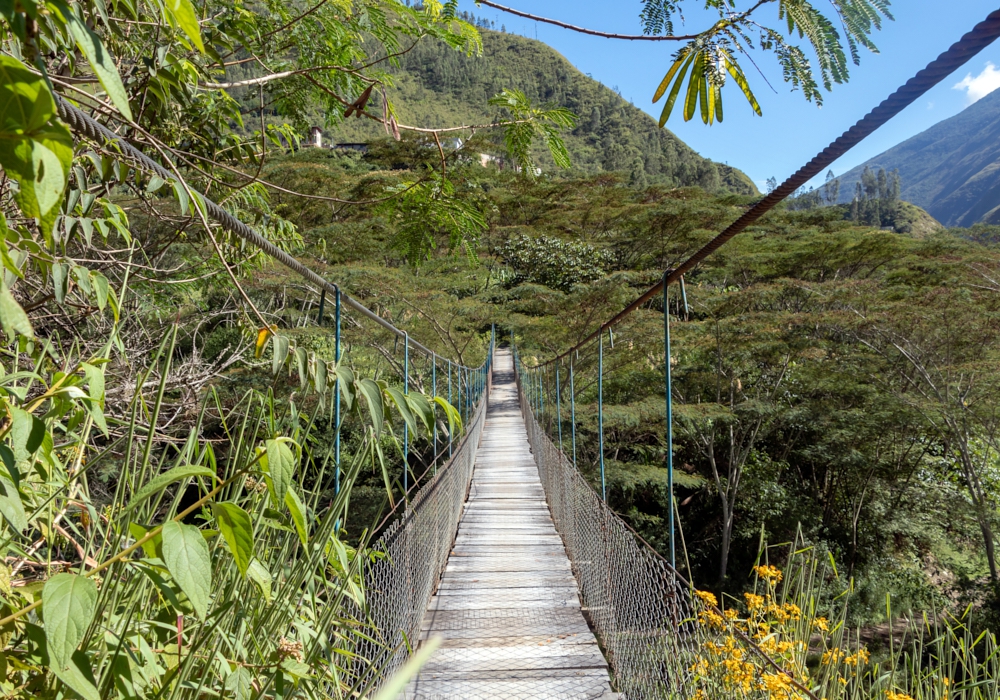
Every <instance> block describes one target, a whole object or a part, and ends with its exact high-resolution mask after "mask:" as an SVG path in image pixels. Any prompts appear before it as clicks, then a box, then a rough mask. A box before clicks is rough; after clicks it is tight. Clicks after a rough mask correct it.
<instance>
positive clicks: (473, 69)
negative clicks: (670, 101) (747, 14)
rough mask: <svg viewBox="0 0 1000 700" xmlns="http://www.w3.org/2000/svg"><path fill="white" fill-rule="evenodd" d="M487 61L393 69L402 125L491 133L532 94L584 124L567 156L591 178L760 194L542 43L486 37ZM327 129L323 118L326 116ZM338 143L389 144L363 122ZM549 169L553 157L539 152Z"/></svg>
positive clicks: (411, 56)
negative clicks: (503, 99) (601, 175)
mask: <svg viewBox="0 0 1000 700" xmlns="http://www.w3.org/2000/svg"><path fill="white" fill-rule="evenodd" d="M481 31H482V35H483V55H482V56H481V57H469V56H466V55H464V54H462V53H461V52H458V51H454V50H452V49H450V48H448V47H447V46H444V45H443V44H441V43H440V42H431V41H425V42H421V43H418V44H417V45H416V46H415V47H414V48H413V49H412V50H411V51H409V52H408V53H406V54H404V55H403V56H402V57H401V59H400V61H401V64H400V67H399V68H398V69H394V70H393V73H394V77H395V81H396V87H395V88H394V89H393V90H391V91H390V99H391V100H392V101H393V103H394V104H395V106H396V108H397V109H398V117H399V121H400V122H402V123H407V124H420V125H421V126H427V127H446V126H453V125H455V124H475V123H489V122H491V121H492V120H493V118H494V117H495V111H491V108H490V107H489V105H488V104H487V100H489V98H491V97H493V96H494V95H496V94H497V93H499V92H500V91H502V90H503V89H505V88H511V89H516V90H521V91H523V92H524V93H525V94H526V95H527V96H528V98H529V99H530V100H532V102H534V103H546V102H548V103H551V104H553V105H557V106H562V107H567V108H568V109H570V110H572V111H573V112H574V113H575V114H576V115H577V116H578V117H579V119H580V120H579V123H578V125H577V128H576V129H575V130H573V132H572V133H569V134H566V136H565V141H566V147H567V148H568V150H569V153H570V156H571V158H572V161H573V167H574V169H576V170H578V171H580V172H582V173H597V172H601V171H624V172H626V173H628V174H629V177H630V179H631V180H632V181H634V182H636V183H638V184H646V183H656V184H664V185H680V186H689V185H698V186H701V187H704V188H706V189H709V190H716V189H719V188H720V187H721V188H723V189H726V190H729V191H731V192H735V193H739V194H754V193H756V191H757V190H756V187H755V186H754V184H753V182H752V181H751V180H750V179H749V178H748V177H747V176H746V175H745V174H744V173H742V172H741V171H739V170H737V169H735V168H733V167H730V166H728V165H724V164H722V163H714V162H712V161H710V160H708V159H706V158H702V157H701V156H699V155H698V154H697V153H695V152H694V151H693V150H692V149H691V148H690V147H688V146H687V145H686V144H685V143H684V142H683V141H681V140H680V139H679V138H677V136H675V135H674V134H673V133H671V132H670V131H669V130H667V129H659V128H658V127H657V124H656V122H655V121H654V120H653V118H652V117H650V116H649V115H648V114H646V113H645V112H643V111H642V110H640V109H639V108H637V107H636V106H635V105H632V104H630V103H629V102H628V101H626V100H625V99H623V98H622V97H621V95H619V94H618V93H617V92H615V91H614V90H613V89H611V88H609V87H607V86H605V85H602V84H601V83H599V82H598V81H596V80H594V79H593V78H590V77H588V76H586V75H584V74H583V73H581V72H580V71H578V70H577V69H576V68H574V67H573V66H572V65H571V64H570V63H569V61H567V60H566V59H565V58H564V57H563V56H562V55H560V54H559V53H558V52H556V51H555V50H554V49H552V48H551V47H549V46H547V45H546V44H543V43H541V42H539V41H535V40H533V39H526V38H524V37H522V36H517V35H514V34H507V33H503V32H496V31H489V30H486V29H482V30H481ZM317 118H319V119H321V118H322V117H321V115H318V114H317ZM327 138H333V139H335V140H337V141H367V140H369V139H374V138H386V133H385V131H384V130H383V128H382V127H381V126H380V125H378V124H375V123H374V122H371V121H368V120H365V119H361V120H355V119H350V120H346V121H345V122H343V123H342V124H339V125H337V126H336V127H334V128H329V129H328V130H327ZM538 155H539V160H540V161H541V162H542V164H543V167H545V168H546V169H551V168H552V167H554V166H553V164H552V160H551V157H550V156H549V155H548V154H547V153H541V152H539V154H538Z"/></svg>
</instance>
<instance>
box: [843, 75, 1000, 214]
mask: <svg viewBox="0 0 1000 700" xmlns="http://www.w3.org/2000/svg"><path fill="white" fill-rule="evenodd" d="M866 166H869V167H871V168H872V169H873V170H874V169H877V168H885V169H886V170H895V169H898V170H899V175H900V178H901V179H902V197H903V199H904V200H906V201H908V202H912V203H913V204H916V205H917V206H920V207H922V208H924V209H926V210H927V211H928V212H929V213H930V214H931V216H933V217H934V218H935V219H937V220H938V221H940V222H941V223H943V224H945V225H946V226H972V225H973V224H975V223H977V222H985V223H998V222H1000V91H997V92H993V93H992V94H990V95H987V96H986V97H984V98H983V99H981V100H979V101H978V102H976V103H975V104H974V105H972V106H970V107H969V108H967V109H965V110H964V111H963V112H961V113H960V114H957V115H955V116H954V117H952V118H950V119H946V120H944V121H943V122H940V123H939V124H936V125H934V126H932V127H931V128H930V129H927V130H926V131H924V132H923V133H920V134H917V135H916V136H914V137H913V138H910V139H907V140H906V141H904V142H903V143H901V144H899V145H898V146H895V147H893V148H890V149H889V150H888V151H886V152H885V153H882V154H880V155H877V156H875V157H874V158H872V159H871V160H869V161H867V162H866V163H862V164H861V165H859V166H858V167H856V168H854V169H853V170H850V171H848V172H847V173H845V174H844V175H842V176H841V178H840V181H841V188H840V198H841V201H842V202H850V201H851V197H852V196H853V195H854V189H855V183H857V182H858V181H860V179H861V174H862V173H863V172H864V169H865V167H866Z"/></svg>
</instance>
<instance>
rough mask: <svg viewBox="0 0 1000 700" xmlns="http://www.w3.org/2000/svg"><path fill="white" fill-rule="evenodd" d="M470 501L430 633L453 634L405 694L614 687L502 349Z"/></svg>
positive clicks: (535, 694) (524, 694)
mask: <svg viewBox="0 0 1000 700" xmlns="http://www.w3.org/2000/svg"><path fill="white" fill-rule="evenodd" d="M496 361H497V364H496V369H495V371H494V385H493V393H492V395H491V397H490V405H489V407H488V409H487V418H486V426H485V429H484V431H483V436H482V439H481V441H480V445H479V448H478V450H477V452H476V466H475V470H474V472H473V477H472V485H471V488H470V490H469V499H468V501H467V502H466V504H465V509H464V511H463V514H462V521H461V523H460V525H459V530H458V536H457V538H456V541H455V545H454V547H453V548H452V552H451V555H450V557H449V559H448V564H447V567H446V569H445V573H444V576H443V577H442V579H441V582H440V585H439V587H438V591H437V594H436V595H435V596H434V598H433V599H432V601H431V603H430V605H429V606H428V610H427V611H426V614H425V616H424V619H423V622H422V625H421V634H420V640H421V641H425V640H426V639H428V638H429V637H430V636H432V635H433V636H439V637H442V638H443V639H444V642H443V644H442V647H441V648H440V649H438V650H437V651H436V652H435V653H434V654H433V655H432V657H431V659H430V660H429V661H428V663H427V664H426V665H425V667H424V668H423V669H422V670H421V673H420V675H419V676H418V677H417V678H416V679H415V680H414V681H413V682H412V683H410V685H409V686H408V687H407V689H406V692H405V693H404V694H403V697H404V698H406V699H407V700H450V699H452V698H454V699H455V700H458V699H459V698H461V699H462V700H476V699H478V698H483V699H486V698H489V699H490V700H493V699H495V698H509V699H511V700H520V699H522V698H523V699H524V700H528V699H529V698H530V699H531V700H537V699H547V698H551V699H552V700H555V699H556V698H558V699H559V700H567V699H579V700H583V699H589V698H593V699H594V700H597V699H598V698H603V699H605V700H610V699H611V698H613V697H614V695H613V694H612V693H611V686H610V680H609V676H608V668H607V663H606V661H605V660H604V657H603V656H602V654H601V651H600V647H599V646H598V644H597V640H596V639H595V638H594V635H593V634H592V633H591V631H590V629H589V627H588V626H587V623H586V621H585V620H584V618H583V614H582V612H581V610H580V596H579V589H578V587H577V584H576V580H575V579H574V578H573V576H572V573H571V570H570V563H569V559H568V558H567V556H566V550H565V548H564V547H563V543H562V540H561V538H560V537H559V535H558V533H557V532H556V530H555V526H554V525H553V523H552V518H551V516H550V513H549V509H548V504H547V503H546V502H545V493H544V489H543V488H542V484H541V482H540V481H539V478H538V470H537V468H536V467H535V463H534V460H533V458H532V456H531V450H530V448H529V446H528V441H527V434H526V432H525V428H524V421H523V419H522V418H521V415H520V411H519V409H518V408H517V394H516V389H515V386H514V382H513V372H512V364H511V359H510V355H509V354H505V353H502V352H498V353H497V356H496Z"/></svg>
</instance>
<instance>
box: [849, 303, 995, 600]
mask: <svg viewBox="0 0 1000 700" xmlns="http://www.w3.org/2000/svg"><path fill="white" fill-rule="evenodd" d="M995 307H996V299H995V298H993V297H992V296H991V294H990V292H989V291H987V292H983V291H981V290H980V291H971V292H970V290H968V289H961V288H957V287H955V286H952V285H949V286H947V287H942V288H939V289H933V290H930V291H928V292H927V293H925V294H923V295H922V296H921V297H919V298H916V299H908V300H907V301H906V302H905V303H901V304H893V305H891V306H889V307H887V308H884V309H883V310H881V313H879V314H878V315H877V316H874V317H871V318H869V319H867V320H866V323H865V324H864V325H863V326H862V328H861V329H860V334H859V338H860V339H861V341H862V342H863V343H865V344H866V345H868V346H869V347H871V348H872V349H874V350H876V351H877V352H879V353H880V354H881V355H882V356H883V357H885V358H886V359H887V360H889V362H890V368H891V369H892V370H893V373H891V374H887V376H886V377H884V378H882V380H881V381H882V382H883V384H884V385H886V386H887V387H892V389H893V391H894V392H896V393H897V394H898V395H899V396H900V397H901V398H902V399H904V400H905V401H907V402H908V403H909V404H910V405H911V406H912V407H913V408H914V409H915V410H917V411H919V412H920V413H921V414H922V415H923V416H924V418H925V420H926V421H927V423H928V425H929V426H930V428H931V430H932V431H933V432H934V433H935V434H936V435H937V437H938V438H939V439H940V441H941V444H942V446H943V450H944V454H945V455H946V464H949V465H953V466H954V468H955V469H956V470H957V472H958V474H959V475H960V479H961V482H962V483H963V485H964V487H965V489H966V492H967V494H968V497H969V501H970V504H971V506H972V510H973V513H974V514H975V518H976V521H977V523H978V525H979V529H980V534H981V536H982V540H983V549H984V553H985V555H986V560H987V563H988V565H989V570H990V578H991V580H992V582H993V585H994V587H1000V570H998V565H997V556H996V538H995V535H994V520H995V517H996V508H997V503H996V501H995V497H994V495H993V489H992V488H991V486H992V484H991V483H990V482H991V478H990V477H989V476H988V472H989V470H990V469H991V468H992V465H993V464H994V463H995V462H996V459H997V455H998V454H1000V410H998V407H997V403H996V400H995V397H996V394H997V391H1000V346H998V344H997V341H996V339H997V337H998V330H1000V328H998V324H997V320H996V308H995Z"/></svg>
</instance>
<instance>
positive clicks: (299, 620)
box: [0, 332, 461, 700]
mask: <svg viewBox="0 0 1000 700" xmlns="http://www.w3.org/2000/svg"><path fill="white" fill-rule="evenodd" d="M175 337H176V332H175V333H174V334H173V335H171V336H170V337H168V338H167V339H166V340H165V341H164V342H163V344H162V346H161V347H160V350H159V352H158V353H157V354H156V355H155V356H154V357H153V358H151V360H150V364H149V366H148V367H147V369H146V370H145V371H144V373H142V375H141V376H139V377H137V379H136V384H135V386H136V390H135V391H134V392H133V395H132V396H131V400H130V405H129V411H128V413H127V416H128V417H127V419H126V420H124V421H120V422H115V421H111V426H110V429H107V428H108V426H107V419H106V418H105V416H104V412H103V406H104V386H103V374H102V372H101V370H100V368H101V367H102V366H103V364H104V362H105V361H104V360H102V359H101V358H100V357H96V358H91V359H90V360H88V361H86V362H81V361H78V362H64V363H63V364H62V366H61V367H59V368H58V369H51V367H50V369H51V373H46V372H43V368H44V367H45V363H44V360H40V361H39V366H38V367H36V368H35V371H34V372H29V371H25V370H22V371H20V372H18V371H16V370H17V369H18V368H17V367H16V366H15V367H14V368H13V369H14V370H15V371H14V372H9V373H7V374H6V376H3V377H0V386H3V387H4V388H5V390H6V391H7V394H6V395H5V396H4V397H2V398H0V400H2V401H3V402H4V404H5V408H6V411H7V415H8V420H7V421H6V425H5V428H4V430H5V432H4V433H3V436H4V442H3V444H2V446H0V458H2V467H0V470H2V471H0V486H2V491H0V514H2V516H3V519H4V530H3V533H4V535H3V536H4V538H5V539H4V544H5V545H6V547H7V551H8V552H9V553H12V554H13V555H12V556H8V558H7V564H5V565H0V598H2V600H0V604H2V606H3V607H2V610H0V618H2V619H0V641H2V643H3V647H4V650H3V653H2V655H0V695H2V696H4V697H17V698H29V697H30V698H59V697H77V696H82V697H84V698H86V699H87V700H101V699H103V698H149V699H155V700H160V699H163V700H168V699H174V698H212V697H226V698H234V699H236V700H245V699H249V698H263V697H267V698H290V697H293V696H295V697H307V698H321V697H322V698H342V697H362V696H366V695H367V694H368V693H369V692H370V691H371V688H368V687H363V686H362V685H361V682H360V681H359V680H357V679H358V678H361V677H362V676H363V677H367V678H372V677H376V678H377V677H378V674H377V673H374V674H373V673H370V671H371V669H367V666H368V665H369V661H368V660H367V659H365V658H361V657H360V656H359V655H358V653H357V648H358V642H359V641H360V640H362V639H377V638H378V635H376V634H374V632H375V631H374V630H372V629H371V628H370V626H369V624H368V622H367V620H366V618H365V612H364V611H365V590H364V586H363V572H364V567H365V565H366V562H368V561H370V559H371V557H372V556H374V555H372V554H370V553H369V552H368V551H367V550H366V549H365V544H366V538H365V537H364V536H362V537H361V538H360V545H358V546H357V547H356V548H355V547H352V546H351V545H350V544H349V543H348V541H347V539H346V535H345V532H344V530H343V529H342V527H341V524H342V523H343V522H344V520H345V518H346V515H347V511H348V507H349V499H350V495H351V490H352V486H353V485H354V483H355V482H356V480H357V479H358V476H359V474H360V473H361V471H362V469H373V470H375V471H376V472H378V471H382V472H383V473H385V472H386V469H387V461H389V459H390V458H391V457H392V455H387V454H386V453H385V448H386V447H387V446H389V447H391V448H393V449H398V448H399V445H398V444H397V443H396V438H395V435H396V434H398V433H400V432H401V431H402V430H401V429H402V425H403V424H404V423H405V424H406V426H407V427H408V430H409V433H410V435H411V436H412V437H414V438H422V439H429V438H430V435H431V429H432V426H433V425H435V422H436V421H437V417H436V415H435V413H436V411H440V412H441V413H442V414H443V416H444V418H443V421H444V423H443V424H444V425H448V426H450V428H451V429H452V430H457V429H460V423H461V421H460V418H459V417H458V416H457V413H456V412H455V409H454V408H453V407H451V406H450V405H448V404H447V403H446V402H444V401H440V400H435V397H433V396H430V397H428V396H424V395H423V394H419V393H416V392H411V394H410V395H409V396H404V395H403V393H402V392H401V391H399V390H398V389H395V388H392V387H390V386H389V384H388V383H386V382H384V381H379V382H375V381H373V380H370V379H364V378H358V377H356V376H355V375H354V374H353V373H352V372H351V371H350V370H349V369H348V367H347V363H346V362H342V363H341V365H340V366H337V365H335V364H333V363H324V369H323V370H319V371H318V372H317V371H316V369H315V365H316V362H315V361H314V360H313V358H309V382H305V381H304V382H303V384H304V385H305V384H310V386H313V389H314V390H315V392H317V393H320V394H323V395H325V398H324V400H323V401H319V400H317V401H314V402H312V403H313V405H314V407H313V409H312V410H311V411H310V412H309V413H302V412H301V411H300V409H297V408H296V407H295V404H294V403H292V402H290V401H288V400H277V399H275V396H274V393H273V392H272V391H271V390H264V391H258V390H251V391H248V392H246V393H245V394H244V395H243V396H242V397H241V398H240V399H239V400H237V401H235V402H229V405H225V402H224V401H223V400H222V399H221V397H220V395H219V394H218V393H217V392H216V391H215V390H212V391H210V392H209V394H208V396H207V397H206V398H205V400H204V401H203V403H202V405H201V407H200V411H199V412H198V414H197V416H196V417H194V419H193V420H192V421H191V427H190V429H189V432H188V435H187V437H186V439H183V440H179V441H177V440H171V438H170V437H169V436H166V435H163V434H162V433H160V432H158V426H159V425H161V424H162V421H161V420H160V418H161V413H162V412H163V411H164V410H165V406H166V405H167V404H168V398H169V396H168V394H169V392H168V391H167V386H166V384H167V377H168V376H169V375H170V369H171V368H170V365H171V360H172V357H173V356H174V343H175ZM285 349H286V351H287V346H285ZM296 354H298V355H300V356H301V355H302V353H295V352H294V348H293V349H292V352H291V353H288V357H287V358H283V359H287V360H288V362H289V363H293V362H295V361H296V360H295V356H296ZM48 364H49V365H51V363H48ZM157 375H158V376H159V380H158V383H157V382H155V381H154V382H153V383H152V385H151V390H150V391H143V390H142V387H143V386H150V384H149V383H150V380H151V377H154V376H157ZM319 376H321V377H322V381H319V379H317V377H319ZM335 381H339V390H340V400H341V402H342V405H343V407H344V412H345V415H347V416H348V419H349V420H350V421H351V423H352V429H351V433H352V443H351V445H350V449H349V450H347V449H345V460H344V463H343V464H342V472H341V474H340V488H339V490H338V491H336V492H333V491H332V490H331V489H330V488H329V485H330V483H332V476H333V475H332V470H333V462H332V452H329V451H327V450H324V449H321V448H323V447H324V445H323V444H322V443H321V441H318V440H316V439H315V437H314V431H315V429H316V426H317V424H318V421H319V419H320V418H321V416H322V415H323V412H324V411H327V412H328V411H329V405H330V401H332V400H336V399H335V398H333V396H332V394H333V387H334V382H335ZM206 423H211V425H207V424H206ZM394 423H395V427H393V425H394ZM105 469H108V470H110V471H112V472H114V473H115V474H116V478H115V479H114V480H113V489H112V490H111V491H110V492H104V491H102V486H101V482H100V480H98V479H95V478H94V477H95V475H96V474H98V473H100V472H101V470H105ZM386 484H387V488H388V487H389V483H388V479H387V481H386ZM369 648H370V647H369ZM366 671H368V672H366Z"/></svg>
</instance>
